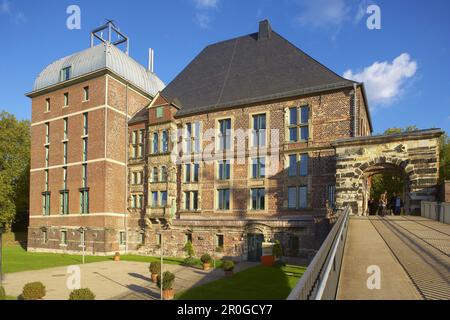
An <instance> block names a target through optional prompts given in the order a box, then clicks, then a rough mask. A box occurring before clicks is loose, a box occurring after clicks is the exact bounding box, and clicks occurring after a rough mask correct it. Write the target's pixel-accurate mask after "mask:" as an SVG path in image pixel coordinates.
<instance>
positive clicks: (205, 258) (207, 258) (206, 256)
mask: <svg viewBox="0 0 450 320" xmlns="http://www.w3.org/2000/svg"><path fill="white" fill-rule="evenodd" d="M200 260H201V261H202V262H203V263H211V261H212V258H211V256H210V255H209V254H208V253H205V254H203V255H202V256H201V257H200Z"/></svg>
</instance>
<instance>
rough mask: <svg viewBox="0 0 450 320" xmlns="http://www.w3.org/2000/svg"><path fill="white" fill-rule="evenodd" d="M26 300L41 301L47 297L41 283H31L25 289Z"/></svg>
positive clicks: (23, 293) (23, 295)
mask: <svg viewBox="0 0 450 320" xmlns="http://www.w3.org/2000/svg"><path fill="white" fill-rule="evenodd" d="M22 297H23V299H24V300H39V299H42V298H43V297H45V286H44V285H43V284H42V283H41V282H30V283H27V284H26V285H25V286H24V287H23V291H22Z"/></svg>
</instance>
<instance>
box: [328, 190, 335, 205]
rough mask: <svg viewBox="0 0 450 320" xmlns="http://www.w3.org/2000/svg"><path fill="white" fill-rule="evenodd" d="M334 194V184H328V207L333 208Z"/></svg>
mask: <svg viewBox="0 0 450 320" xmlns="http://www.w3.org/2000/svg"><path fill="white" fill-rule="evenodd" d="M335 194H336V186H334V185H328V186H327V200H328V206H329V207H330V208H334V203H335V199H336V198H335Z"/></svg>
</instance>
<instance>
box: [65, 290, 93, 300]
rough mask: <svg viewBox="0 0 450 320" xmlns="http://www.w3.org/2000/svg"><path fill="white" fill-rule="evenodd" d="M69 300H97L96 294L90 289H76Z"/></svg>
mask: <svg viewBox="0 0 450 320" xmlns="http://www.w3.org/2000/svg"><path fill="white" fill-rule="evenodd" d="M69 300H95V294H94V293H93V292H92V291H91V290H90V289H88V288H82V289H75V290H72V292H71V293H70V295H69Z"/></svg>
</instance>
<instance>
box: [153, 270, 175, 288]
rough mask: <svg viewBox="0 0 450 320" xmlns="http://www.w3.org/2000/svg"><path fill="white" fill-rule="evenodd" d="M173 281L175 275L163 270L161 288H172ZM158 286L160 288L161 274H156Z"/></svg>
mask: <svg viewBox="0 0 450 320" xmlns="http://www.w3.org/2000/svg"><path fill="white" fill-rule="evenodd" d="M174 282H175V275H174V274H173V273H172V272H170V271H165V272H164V273H163V285H162V289H163V290H170V289H173V283H174ZM157 285H158V288H161V275H160V274H159V275H158V282H157Z"/></svg>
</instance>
